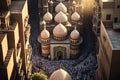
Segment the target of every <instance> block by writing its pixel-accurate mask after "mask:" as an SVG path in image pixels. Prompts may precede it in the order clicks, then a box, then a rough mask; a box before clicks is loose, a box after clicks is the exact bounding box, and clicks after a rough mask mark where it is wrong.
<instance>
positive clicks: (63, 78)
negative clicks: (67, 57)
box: [49, 69, 72, 80]
mask: <svg viewBox="0 0 120 80" xmlns="http://www.w3.org/2000/svg"><path fill="white" fill-rule="evenodd" d="M49 80H72V78H71V76H70V75H69V74H68V72H66V71H65V70H63V69H58V70H56V71H54V72H53V73H52V75H51V76H50V78H49Z"/></svg>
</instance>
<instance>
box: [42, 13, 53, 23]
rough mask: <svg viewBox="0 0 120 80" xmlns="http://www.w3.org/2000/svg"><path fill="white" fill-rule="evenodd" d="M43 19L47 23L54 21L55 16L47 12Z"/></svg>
mask: <svg viewBox="0 0 120 80" xmlns="http://www.w3.org/2000/svg"><path fill="white" fill-rule="evenodd" d="M43 19H44V20H45V21H51V20H52V19H53V16H52V14H51V13H50V12H48V11H47V12H46V13H45V15H44V16H43Z"/></svg>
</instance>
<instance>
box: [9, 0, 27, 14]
mask: <svg viewBox="0 0 120 80" xmlns="http://www.w3.org/2000/svg"><path fill="white" fill-rule="evenodd" d="M24 4H25V1H12V4H11V6H10V11H11V12H12V13H19V12H22V9H23V7H24Z"/></svg>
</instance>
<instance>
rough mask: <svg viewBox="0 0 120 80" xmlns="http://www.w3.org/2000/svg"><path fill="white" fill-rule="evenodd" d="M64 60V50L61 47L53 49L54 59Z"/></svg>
mask: <svg viewBox="0 0 120 80" xmlns="http://www.w3.org/2000/svg"><path fill="white" fill-rule="evenodd" d="M65 58H66V48H65V47H62V46H57V47H55V48H54V59H56V60H62V59H65Z"/></svg>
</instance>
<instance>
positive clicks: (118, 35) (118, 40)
mask: <svg viewBox="0 0 120 80" xmlns="http://www.w3.org/2000/svg"><path fill="white" fill-rule="evenodd" d="M106 32H107V33H108V37H109V40H110V42H111V45H112V48H113V50H120V32H119V31H115V30H113V29H109V28H107V29H106Z"/></svg>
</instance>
